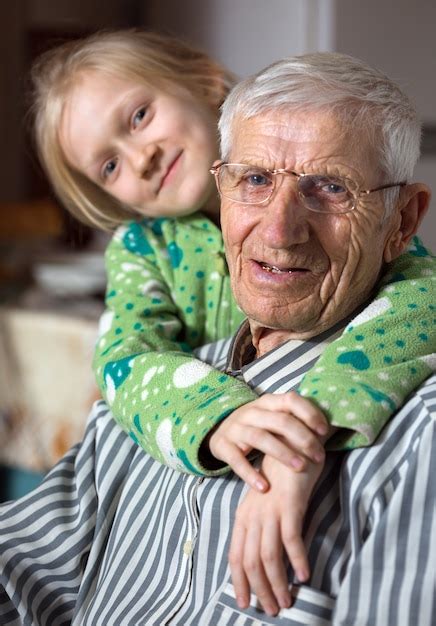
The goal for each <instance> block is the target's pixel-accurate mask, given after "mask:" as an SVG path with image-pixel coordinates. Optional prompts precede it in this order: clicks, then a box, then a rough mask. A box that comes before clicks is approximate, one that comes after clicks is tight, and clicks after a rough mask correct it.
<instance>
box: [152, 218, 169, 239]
mask: <svg viewBox="0 0 436 626" xmlns="http://www.w3.org/2000/svg"><path fill="white" fill-rule="evenodd" d="M166 221H167V219H166V218H165V217H157V218H156V219H155V220H153V222H152V223H151V230H152V231H153V232H154V234H155V235H157V236H158V237H160V236H161V235H162V224H163V223H164V222H166Z"/></svg>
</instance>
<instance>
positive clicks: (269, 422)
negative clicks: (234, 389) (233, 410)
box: [211, 394, 325, 469]
mask: <svg viewBox="0 0 436 626" xmlns="http://www.w3.org/2000/svg"><path fill="white" fill-rule="evenodd" d="M270 395H272V394H270ZM286 395H287V396H289V394H286ZM295 395H297V394H295ZM303 401H304V402H308V401H307V400H304V399H303ZM284 402H285V399H284V395H283V394H282V398H281V401H280V406H281V405H282V404H283V403H284ZM288 403H289V398H288ZM277 405H278V406H279V403H277ZM277 435H279V436H280V437H281V438H283V440H284V443H285V444H286V445H287V446H288V447H289V448H290V450H291V451H293V452H294V453H295V454H296V455H297V457H299V458H300V459H301V456H302V455H303V456H304V457H306V458H307V459H309V460H310V461H313V462H315V463H321V462H322V461H324V458H325V451H324V446H323V445H322V443H321V442H320V440H319V437H318V435H316V434H314V433H313V431H312V430H310V428H308V427H307V426H306V424H305V423H304V422H303V421H301V420H300V419H298V417H296V416H295V415H293V414H290V413H289V412H284V411H280V410H279V409H278V408H276V410H274V411H269V410H268V411H266V410H265V411H264V410H262V409H259V406H257V407H256V408H254V407H252V408H251V409H250V411H247V412H246V413H245V414H244V416H243V419H242V420H241V421H240V422H239V423H233V424H232V425H231V426H229V427H228V429H227V430H223V432H222V434H221V438H220V439H218V438H216V440H215V441H214V448H213V449H212V446H211V450H212V453H213V454H214V455H215V456H217V457H218V458H221V459H222V455H221V448H222V445H221V442H222V441H223V440H224V439H225V440H230V441H232V442H238V446H239V445H240V444H241V443H242V444H244V445H247V444H248V446H249V447H251V448H254V449H256V450H260V451H261V452H264V453H265V454H271V456H274V457H275V458H278V456H277V455H281V456H280V459H278V460H280V462H281V463H284V464H285V465H289V466H290V467H292V466H293V464H292V462H291V456H290V455H289V454H287V453H286V451H285V450H284V448H283V447H281V446H279V447H277V448H276V452H274V451H273V449H272V448H271V446H272V445H274V444H273V440H272V439H271V436H277ZM267 446H268V450H267ZM286 457H287V460H286ZM300 469H301V462H300Z"/></svg>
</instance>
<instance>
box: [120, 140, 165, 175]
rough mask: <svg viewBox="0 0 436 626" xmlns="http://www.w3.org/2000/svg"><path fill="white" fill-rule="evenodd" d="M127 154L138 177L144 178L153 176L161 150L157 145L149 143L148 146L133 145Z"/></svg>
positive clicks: (129, 147)
mask: <svg viewBox="0 0 436 626" xmlns="http://www.w3.org/2000/svg"><path fill="white" fill-rule="evenodd" d="M126 152H127V158H128V160H129V161H130V164H131V166H132V169H133V170H134V172H135V173H136V175H137V176H140V177H141V178H143V177H147V176H151V175H152V174H153V171H154V170H155V168H156V167H157V164H158V163H157V161H158V153H159V148H158V146H157V145H156V144H154V143H149V144H147V145H146V146H141V145H131V146H128V148H127V150H126Z"/></svg>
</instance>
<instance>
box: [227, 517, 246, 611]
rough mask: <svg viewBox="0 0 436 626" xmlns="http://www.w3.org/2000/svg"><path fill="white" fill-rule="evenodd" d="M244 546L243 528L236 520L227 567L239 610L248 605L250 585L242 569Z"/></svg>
mask: <svg viewBox="0 0 436 626" xmlns="http://www.w3.org/2000/svg"><path fill="white" fill-rule="evenodd" d="M244 546H245V526H244V525H242V524H241V523H239V522H238V521H237V519H236V520H235V526H234V528H233V533H232V540H231V543H230V550H229V565H230V573H231V576H232V582H233V587H234V589H235V597H236V602H237V604H238V606H239V608H240V609H246V608H247V607H248V606H249V604H250V585H249V583H248V578H247V577H246V575H245V572H244V569H243V567H242V556H243V553H244Z"/></svg>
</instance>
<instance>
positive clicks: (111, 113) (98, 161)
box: [32, 30, 232, 228]
mask: <svg viewBox="0 0 436 626" xmlns="http://www.w3.org/2000/svg"><path fill="white" fill-rule="evenodd" d="M32 79H33V85H34V105H33V109H34V118H35V136H36V143H37V148H38V152H39V156H40V159H41V162H42V164H43V166H44V168H45V170H46V172H47V174H48V177H49V179H50V180H51V183H52V185H53V187H54V189H55V191H56V193H57V194H58V196H59V198H60V199H61V201H62V202H63V203H64V205H65V206H66V207H67V208H68V209H69V210H70V211H71V212H72V213H74V214H75V215H76V216H77V217H79V218H80V219H82V220H84V221H87V222H88V223H91V224H94V225H98V226H100V227H103V228H113V227H114V226H116V225H117V224H119V223H120V222H122V221H123V220H125V219H126V218H132V216H133V215H135V214H142V215H147V216H153V217H154V216H161V215H173V216H180V215H186V214H189V213H192V212H193V211H195V210H198V209H201V208H203V209H205V207H206V205H207V202H208V201H209V200H210V199H211V198H214V187H213V180H211V178H212V177H211V176H210V174H209V171H208V170H209V167H210V165H211V163H212V161H213V160H214V159H215V158H216V156H217V150H218V149H217V134H216V123H217V118H218V109H219V107H220V105H221V103H222V102H223V100H224V98H225V96H226V94H227V92H228V90H229V88H230V86H231V83H232V77H231V75H230V74H229V73H228V72H226V71H225V70H224V69H223V68H222V67H221V66H220V65H218V64H217V63H215V62H214V61H212V60H211V59H210V58H209V57H208V56H207V55H205V54H204V53H202V52H199V51H198V50H195V49H193V48H192V47H190V46H188V45H186V44H184V43H182V42H180V41H178V40H175V39H172V38H169V37H164V36H161V35H157V34H152V33H145V32H141V31H134V30H126V31H116V32H103V33H98V34H95V35H92V36H90V37H87V38H85V39H82V40H78V41H73V42H68V43H66V44H63V45H61V46H60V47H57V48H55V49H53V50H49V51H48V52H46V53H45V54H44V55H42V56H41V57H40V58H39V59H38V60H37V62H36V63H35V66H34V68H33V73H32Z"/></svg>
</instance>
